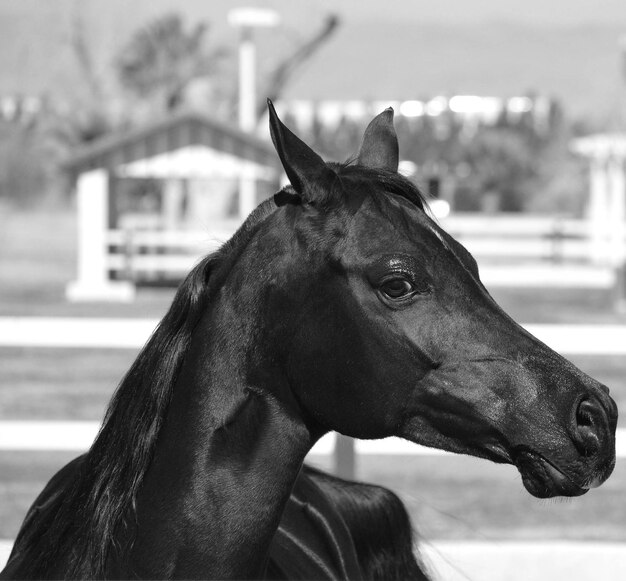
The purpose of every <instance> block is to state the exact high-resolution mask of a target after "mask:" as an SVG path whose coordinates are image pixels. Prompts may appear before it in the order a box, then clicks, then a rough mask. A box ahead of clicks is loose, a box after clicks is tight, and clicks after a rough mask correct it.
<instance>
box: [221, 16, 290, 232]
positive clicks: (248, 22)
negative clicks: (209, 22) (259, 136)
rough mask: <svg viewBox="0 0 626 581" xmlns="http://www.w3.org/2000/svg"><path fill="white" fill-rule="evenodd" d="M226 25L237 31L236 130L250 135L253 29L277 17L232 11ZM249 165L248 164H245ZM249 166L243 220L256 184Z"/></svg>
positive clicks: (253, 109)
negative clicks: (237, 124) (237, 120)
mask: <svg viewBox="0 0 626 581" xmlns="http://www.w3.org/2000/svg"><path fill="white" fill-rule="evenodd" d="M228 23H229V24H230V25H231V26H233V27H235V28H238V29H239V107H238V119H239V128H240V129H241V130H242V131H244V132H246V133H251V132H252V131H254V129H255V127H256V47H255V44H254V29H255V28H270V27H274V26H278V24H280V16H279V15H278V13H277V12H276V11H274V10H270V9H268V8H234V9H233V10H231V11H230V12H229V13H228ZM248 165H249V164H248ZM255 178H256V176H255V172H254V168H253V167H252V166H250V167H247V168H245V169H244V171H242V173H241V178H240V181H239V217H240V218H241V219H242V220H243V219H245V218H246V216H247V215H248V214H249V213H250V212H251V211H252V210H254V208H255V206H256V182H255Z"/></svg>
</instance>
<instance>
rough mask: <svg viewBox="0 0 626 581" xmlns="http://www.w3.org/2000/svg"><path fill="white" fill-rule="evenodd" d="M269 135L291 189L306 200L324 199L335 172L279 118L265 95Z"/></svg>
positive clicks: (309, 201) (318, 200)
mask: <svg viewBox="0 0 626 581" xmlns="http://www.w3.org/2000/svg"><path fill="white" fill-rule="evenodd" d="M267 106H268V108H269V115H270V135H271V136H272V142H273V143H274V147H275V148H276V151H277V152H278V157H280V161H281V163H282V165H283V168H284V169H285V173H286V174H287V177H288V178H289V181H290V182H291V185H292V186H293V189H294V190H295V191H296V192H297V193H298V194H299V195H300V196H301V197H302V200H303V201H304V202H306V203H309V204H316V203H318V202H321V203H323V202H325V201H326V200H327V199H328V195H329V193H330V191H331V187H332V184H333V182H334V180H335V179H336V177H337V175H336V174H335V172H334V171H333V170H331V169H330V168H329V167H328V166H327V165H326V163H325V162H324V160H323V159H322V158H321V157H320V156H319V155H317V153H315V152H314V151H313V150H312V149H311V148H310V147H309V146H308V145H307V144H306V143H304V141H302V140H301V139H300V138H299V137H297V136H296V135H294V134H293V133H292V132H291V131H289V129H287V127H286V126H285V125H284V124H283V122H282V121H281V120H280V119H279V118H278V115H277V113H276V109H274V105H273V103H272V102H271V101H270V100H269V99H268V100H267Z"/></svg>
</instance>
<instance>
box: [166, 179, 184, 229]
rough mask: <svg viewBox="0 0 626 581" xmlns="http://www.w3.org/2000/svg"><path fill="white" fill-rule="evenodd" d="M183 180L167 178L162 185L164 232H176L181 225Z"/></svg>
mask: <svg viewBox="0 0 626 581" xmlns="http://www.w3.org/2000/svg"><path fill="white" fill-rule="evenodd" d="M184 193H185V192H184V188H183V180H182V179H180V178H167V179H166V180H165V183H164V184H163V227H164V229H165V230H178V229H180V227H181V225H180V222H181V212H182V204H183V194H184Z"/></svg>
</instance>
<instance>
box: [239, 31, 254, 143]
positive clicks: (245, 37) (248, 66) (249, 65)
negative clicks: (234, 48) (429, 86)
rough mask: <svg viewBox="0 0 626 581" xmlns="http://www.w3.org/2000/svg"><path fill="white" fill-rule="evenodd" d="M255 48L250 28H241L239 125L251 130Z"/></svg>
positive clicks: (252, 121)
mask: <svg viewBox="0 0 626 581" xmlns="http://www.w3.org/2000/svg"><path fill="white" fill-rule="evenodd" d="M255 95H256V48H255V46H254V39H253V37H252V28H250V27H248V26H244V27H242V28H241V38H240V41H239V127H240V129H241V130H242V131H246V132H252V131H254V128H255V126H256V112H255Z"/></svg>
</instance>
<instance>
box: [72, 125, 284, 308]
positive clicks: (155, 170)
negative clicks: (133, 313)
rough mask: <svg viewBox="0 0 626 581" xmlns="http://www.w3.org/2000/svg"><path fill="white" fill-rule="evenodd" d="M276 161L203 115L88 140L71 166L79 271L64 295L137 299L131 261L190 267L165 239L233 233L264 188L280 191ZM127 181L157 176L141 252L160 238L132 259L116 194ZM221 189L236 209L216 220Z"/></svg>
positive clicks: (259, 144) (251, 140)
mask: <svg viewBox="0 0 626 581" xmlns="http://www.w3.org/2000/svg"><path fill="white" fill-rule="evenodd" d="M277 161H278V160H277V156H276V153H275V151H274V149H273V148H272V147H271V145H270V144H269V143H266V142H264V141H261V140H260V139H258V138H257V137H255V136H253V135H250V134H246V133H243V132H241V131H240V130H238V129H236V128H234V127H232V126H230V125H225V124H223V123H220V122H218V121H215V120H213V119H210V118H208V117H205V116H203V115H200V114H197V113H184V114H179V115H176V116H172V117H169V118H167V119H163V120H161V121H158V122H155V123H153V124H150V125H148V126H146V127H142V128H138V129H134V130H131V131H128V132H123V133H119V134H114V135H110V136H106V137H104V138H102V139H100V140H98V141H96V142H94V143H93V144H91V145H89V146H87V147H83V148H82V149H81V150H80V151H78V152H76V154H75V155H73V156H72V157H71V158H70V159H69V160H68V161H67V164H66V167H67V169H68V170H69V171H70V172H72V173H73V175H74V176H75V177H76V193H77V212H78V265H77V278H76V280H75V281H73V282H71V283H70V284H69V285H68V287H67V290H66V294H67V297H68V299H69V300H75V301H77V300H83V301H85V300H132V298H133V296H134V288H135V286H134V282H133V279H132V277H129V276H126V274H127V273H128V267H131V268H134V267H139V268H144V269H145V268H148V267H150V268H153V269H157V270H159V271H164V270H167V269H169V268H171V267H172V266H173V265H178V266H177V267H179V268H180V267H184V268H186V267H187V266H189V265H190V264H191V263H193V260H194V259H195V258H197V256H196V257H194V256H193V252H192V253H187V255H189V256H187V261H186V262H185V260H182V261H181V259H182V258H183V257H181V256H179V257H178V260H176V256H173V255H172V253H170V252H167V247H168V246H172V247H175V248H179V249H180V246H181V244H183V243H184V242H185V241H189V240H196V241H197V239H198V238H202V239H203V240H214V239H215V238H222V239H223V238H224V237H225V236H227V235H228V234H230V233H232V231H234V229H235V228H236V227H237V226H238V224H239V223H240V222H241V221H242V220H243V219H244V218H245V216H246V215H247V214H248V213H249V212H250V211H251V210H252V209H253V208H254V207H255V205H256V203H257V202H258V199H259V195H260V193H259V190H261V192H263V193H265V192H269V191H271V190H273V191H275V186H276V185H277V182H278V179H279V175H280V174H279V171H278V166H277ZM121 179H136V180H153V181H158V182H159V184H160V190H159V204H158V206H159V207H158V213H157V214H155V216H156V218H158V219H156V220H152V222H150V221H147V222H144V224H143V227H142V229H141V232H140V234H141V235H142V236H143V239H142V245H143V246H142V247H143V248H144V250H145V249H146V248H149V247H150V245H153V246H156V245H158V247H159V252H158V253H155V254H152V255H151V256H150V255H149V253H148V255H144V256H142V257H137V261H136V263H131V262H129V261H128V256H126V257H124V256H120V252H119V251H120V248H121V247H123V246H124V244H126V242H127V241H128V236H129V232H130V235H132V234H133V232H132V226H131V227H130V228H128V227H126V226H128V223H129V221H128V220H126V222H125V223H124V221H123V218H124V216H121V215H120V206H121V205H123V203H122V202H124V200H123V199H122V200H120V195H119V194H118V195H114V193H115V192H114V190H115V187H114V186H115V183H116V180H121ZM192 186H193V187H192ZM260 186H261V187H260ZM225 194H228V195H229V196H230V197H231V198H233V200H234V203H230V202H229V203H230V214H228V215H222V216H221V217H220V219H219V220H215V219H212V218H211V217H210V216H211V215H214V214H215V206H216V205H219V204H222V205H223V203H224V202H223V199H224V196H225ZM261 195H262V194H261ZM220 196H221V198H220ZM199 201H201V202H202V203H200V202H199ZM190 204H191V206H193V207H192V208H189V206H190ZM233 206H234V210H233ZM183 211H185V212H187V213H188V214H193V220H194V223H195V224H196V227H195V228H196V229H195V230H193V228H192V229H191V231H190V230H189V228H187V229H185V228H183V227H181V215H182V213H183ZM153 217H154V215H153ZM200 228H201V229H202V230H201V231H200ZM204 250H205V249H204ZM139 259H141V260H143V262H141V261H140V260H139Z"/></svg>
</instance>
